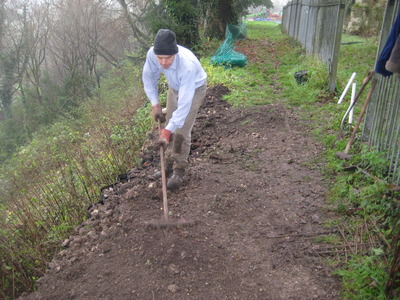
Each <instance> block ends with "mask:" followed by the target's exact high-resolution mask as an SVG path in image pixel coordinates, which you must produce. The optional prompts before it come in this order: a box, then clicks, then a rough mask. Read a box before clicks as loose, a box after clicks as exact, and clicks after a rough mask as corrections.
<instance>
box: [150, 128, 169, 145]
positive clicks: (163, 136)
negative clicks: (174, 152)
mask: <svg viewBox="0 0 400 300" xmlns="http://www.w3.org/2000/svg"><path fill="white" fill-rule="evenodd" d="M170 137H171V131H169V130H168V129H161V133H160V137H159V138H158V140H157V141H155V142H154V149H155V150H160V148H161V147H163V148H164V150H165V149H166V148H167V146H168V144H169V139H170Z"/></svg>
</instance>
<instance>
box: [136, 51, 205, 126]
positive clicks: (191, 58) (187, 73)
mask: <svg viewBox="0 0 400 300" xmlns="http://www.w3.org/2000/svg"><path fill="white" fill-rule="evenodd" d="M178 49H179V51H178V53H177V54H176V55H175V58H174V62H173V63H172V65H171V66H170V67H169V68H168V69H164V68H163V67H162V66H161V65H160V64H159V62H158V61H157V57H156V55H155V54H154V51H153V47H151V48H150V49H149V50H148V51H147V56H146V62H145V64H144V67H143V73H142V80H143V85H144V91H145V93H146V95H147V97H148V98H149V100H150V102H151V104H152V105H153V106H154V105H156V104H158V103H159V99H158V80H159V79H160V74H161V73H163V74H164V75H165V77H166V79H167V82H168V86H169V88H171V89H173V90H175V91H178V108H177V109H176V110H175V111H174V112H173V113H172V116H171V119H170V120H169V122H168V124H167V126H166V127H165V129H168V130H169V131H171V132H175V131H176V130H177V129H179V128H182V127H183V125H184V123H185V120H186V117H187V115H188V114H189V111H190V107H191V105H192V100H193V96H194V93H195V90H196V89H197V88H198V87H200V86H202V85H203V84H204V83H205V81H206V79H207V74H206V72H205V71H204V69H203V67H202V66H201V64H200V61H199V60H198V59H197V57H196V56H195V55H194V54H193V53H192V52H191V51H190V50H189V49H187V48H185V47H183V46H180V45H178Z"/></svg>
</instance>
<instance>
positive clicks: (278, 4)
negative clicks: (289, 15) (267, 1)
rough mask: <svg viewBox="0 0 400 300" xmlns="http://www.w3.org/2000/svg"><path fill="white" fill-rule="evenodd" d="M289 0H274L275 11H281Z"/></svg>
mask: <svg viewBox="0 0 400 300" xmlns="http://www.w3.org/2000/svg"><path fill="white" fill-rule="evenodd" d="M288 2H289V0H272V3H273V4H274V11H279V10H281V9H282V7H284V6H285V5H286V4H287V3H288Z"/></svg>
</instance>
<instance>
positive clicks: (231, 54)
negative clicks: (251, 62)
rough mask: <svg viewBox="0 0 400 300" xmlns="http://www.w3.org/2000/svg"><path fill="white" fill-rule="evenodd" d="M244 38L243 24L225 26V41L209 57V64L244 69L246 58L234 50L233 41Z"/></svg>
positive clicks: (244, 28)
mask: <svg viewBox="0 0 400 300" xmlns="http://www.w3.org/2000/svg"><path fill="white" fill-rule="evenodd" d="M244 38H246V24H245V23H242V24H241V25H239V26H236V25H230V24H228V25H227V26H226V32H225V40H224V42H223V43H222V44H221V46H219V48H218V49H217V51H216V52H215V53H214V55H213V56H212V57H211V63H213V64H216V65H219V66H226V67H233V66H238V67H244V66H245V65H246V63H247V58H246V56H245V55H244V54H242V53H239V52H236V51H235V50H234V49H235V44H234V41H235V40H238V39H244Z"/></svg>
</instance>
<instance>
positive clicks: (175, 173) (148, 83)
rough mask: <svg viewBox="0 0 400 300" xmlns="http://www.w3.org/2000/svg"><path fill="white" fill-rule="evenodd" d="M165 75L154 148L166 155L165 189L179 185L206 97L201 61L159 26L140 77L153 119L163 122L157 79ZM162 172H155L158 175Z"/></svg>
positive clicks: (205, 84) (160, 114) (171, 188)
mask: <svg viewBox="0 0 400 300" xmlns="http://www.w3.org/2000/svg"><path fill="white" fill-rule="evenodd" d="M161 73H162V74H164V75H165V77H166V80H167V82H168V95H167V113H166V126H165V128H164V129H162V131H161V134H160V136H159V138H158V140H157V141H156V143H155V145H154V146H155V148H156V149H158V148H160V147H163V148H164V149H165V157H166V170H165V171H166V174H167V176H168V177H169V176H170V175H171V174H172V176H171V177H170V178H169V179H168V182H167V188H168V189H170V190H173V189H177V188H179V187H180V186H181V185H182V183H183V181H184V176H185V170H186V169H187V166H188V157H189V152H190V145H191V131H192V128H193V124H194V121H195V119H196V115H197V112H198V111H199V108H200V105H201V103H202V101H203V99H204V97H205V94H206V89H207V82H206V78H207V74H206V72H205V71H204V69H203V68H202V66H201V64H200V61H199V60H198V59H197V58H196V56H195V55H194V54H193V53H192V52H191V51H190V50H189V49H187V48H185V47H183V46H181V45H177V42H176V36H175V33H174V32H172V31H171V30H169V29H160V30H159V31H158V32H157V34H156V36H155V38H154V46H152V47H151V48H150V49H149V50H148V52H147V56H146V62H145V64H144V67H143V73H142V79H143V84H144V90H145V93H146V95H147V97H148V98H149V100H150V102H151V104H152V115H153V118H154V119H155V120H156V121H158V120H159V119H160V121H162V122H163V121H164V115H163V114H162V108H161V104H160V102H159V99H158V80H159V79H160V74H161ZM160 175H161V173H159V174H156V176H160Z"/></svg>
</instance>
